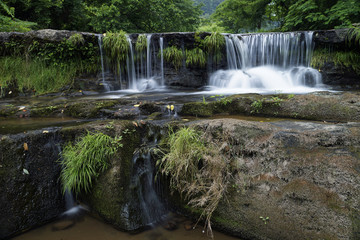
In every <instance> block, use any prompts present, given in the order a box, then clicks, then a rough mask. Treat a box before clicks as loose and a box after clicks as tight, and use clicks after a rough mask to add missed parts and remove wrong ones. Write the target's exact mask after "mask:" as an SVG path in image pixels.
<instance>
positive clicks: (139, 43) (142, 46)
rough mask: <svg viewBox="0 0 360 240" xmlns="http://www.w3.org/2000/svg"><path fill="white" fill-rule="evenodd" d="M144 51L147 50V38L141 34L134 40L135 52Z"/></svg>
mask: <svg viewBox="0 0 360 240" xmlns="http://www.w3.org/2000/svg"><path fill="white" fill-rule="evenodd" d="M146 49H147V37H146V35H145V34H141V35H139V37H138V39H137V40H136V45H135V50H136V52H143V51H145V50H146Z"/></svg>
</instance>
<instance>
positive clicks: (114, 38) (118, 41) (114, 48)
mask: <svg viewBox="0 0 360 240" xmlns="http://www.w3.org/2000/svg"><path fill="white" fill-rule="evenodd" d="M103 42H104V49H105V52H106V54H107V55H108V57H110V59H112V60H115V62H117V63H119V62H125V61H126V58H127V55H128V52H129V48H130V46H129V42H128V40H127V35H126V32H124V31H120V32H117V33H113V32H107V33H106V35H105V37H104V39H103Z"/></svg>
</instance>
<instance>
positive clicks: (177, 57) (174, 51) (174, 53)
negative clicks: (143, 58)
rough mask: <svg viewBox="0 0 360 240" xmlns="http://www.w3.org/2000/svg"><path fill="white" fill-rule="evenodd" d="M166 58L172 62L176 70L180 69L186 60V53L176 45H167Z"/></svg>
mask: <svg viewBox="0 0 360 240" xmlns="http://www.w3.org/2000/svg"><path fill="white" fill-rule="evenodd" d="M163 54H164V59H165V61H167V62H170V63H172V65H173V66H174V67H175V69H176V70H178V69H179V68H180V67H181V65H182V63H183V60H184V53H183V51H182V50H181V49H179V48H177V47H176V46H171V47H167V48H165V49H164V53H163Z"/></svg>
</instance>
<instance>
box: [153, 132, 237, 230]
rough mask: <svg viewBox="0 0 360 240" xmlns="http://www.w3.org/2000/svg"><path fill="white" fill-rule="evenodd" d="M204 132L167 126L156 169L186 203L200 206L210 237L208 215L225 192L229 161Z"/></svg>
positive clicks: (228, 175)
mask: <svg viewBox="0 0 360 240" xmlns="http://www.w3.org/2000/svg"><path fill="white" fill-rule="evenodd" d="M205 139H206V137H205V134H204V133H203V132H200V131H197V130H195V129H193V128H187V127H184V128H181V129H180V130H178V131H177V132H174V131H173V130H170V133H169V136H168V139H167V143H166V146H165V149H167V150H164V151H163V152H166V153H165V154H164V156H163V158H162V159H160V160H158V161H157V166H158V167H159V171H160V172H161V173H162V174H164V175H166V176H168V177H170V185H171V187H172V188H173V189H175V190H177V191H179V192H180V193H181V195H182V196H184V197H185V199H186V200H188V204H189V205H190V206H192V207H195V208H200V209H202V213H201V216H200V218H199V220H200V219H202V218H203V217H205V226H206V229H207V232H208V235H210V236H211V237H213V234H212V229H211V222H210V220H211V216H212V214H213V212H214V211H215V209H216V208H217V206H218V204H219V202H220V200H221V199H222V197H223V195H224V193H225V192H226V189H227V185H228V184H229V179H230V176H231V174H230V169H229V166H230V164H229V163H228V161H229V160H228V159H227V158H226V157H224V155H222V154H220V152H221V151H220V149H219V147H218V146H216V145H215V144H214V143H209V142H207V141H206V140H205Z"/></svg>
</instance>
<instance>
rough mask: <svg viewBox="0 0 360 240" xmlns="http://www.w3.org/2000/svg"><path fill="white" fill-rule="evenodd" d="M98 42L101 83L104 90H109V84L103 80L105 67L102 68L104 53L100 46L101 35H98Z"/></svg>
mask: <svg viewBox="0 0 360 240" xmlns="http://www.w3.org/2000/svg"><path fill="white" fill-rule="evenodd" d="M98 43H99V49H100V58H101V78H102V81H101V83H102V85H103V86H104V88H105V91H107V92H108V91H110V87H109V85H108V84H107V83H106V82H105V69H104V54H103V46H102V35H101V34H99V35H98Z"/></svg>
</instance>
